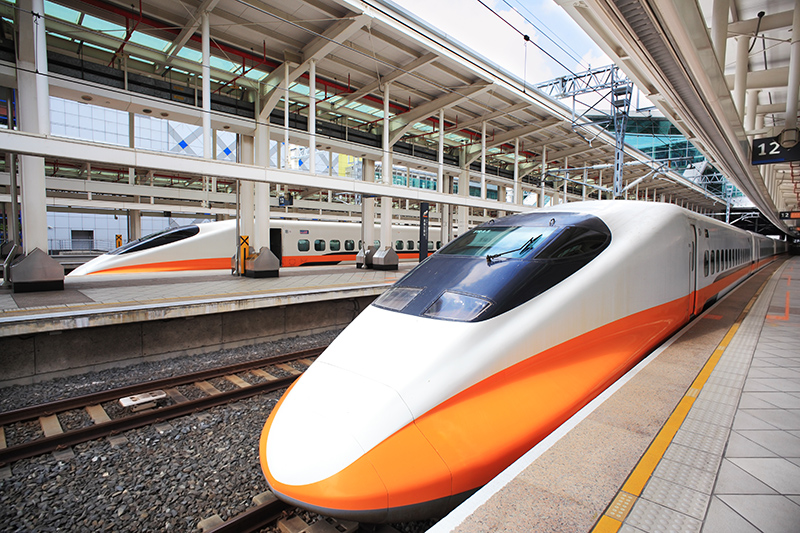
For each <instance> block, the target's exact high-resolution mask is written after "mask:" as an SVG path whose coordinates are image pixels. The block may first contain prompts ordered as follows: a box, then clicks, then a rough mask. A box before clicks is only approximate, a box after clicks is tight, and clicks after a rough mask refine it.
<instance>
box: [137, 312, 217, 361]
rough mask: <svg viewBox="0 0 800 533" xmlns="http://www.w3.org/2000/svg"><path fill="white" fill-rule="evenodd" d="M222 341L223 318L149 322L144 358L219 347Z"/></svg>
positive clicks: (144, 337) (145, 331)
mask: <svg viewBox="0 0 800 533" xmlns="http://www.w3.org/2000/svg"><path fill="white" fill-rule="evenodd" d="M221 342H222V315H220V314H213V315H201V316H194V317H187V318H176V319H173V320H157V321H152V322H145V323H144V325H143V326H142V355H144V356H145V357H146V356H150V355H160V354H168V353H172V352H181V351H186V350H194V349H197V348H203V347H205V346H216V345H218V344H219V343H221Z"/></svg>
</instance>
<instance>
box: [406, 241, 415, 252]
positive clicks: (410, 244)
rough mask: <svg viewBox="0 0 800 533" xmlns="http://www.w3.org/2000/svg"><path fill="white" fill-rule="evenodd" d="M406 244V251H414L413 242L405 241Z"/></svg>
mask: <svg viewBox="0 0 800 533" xmlns="http://www.w3.org/2000/svg"><path fill="white" fill-rule="evenodd" d="M406 244H407V245H408V249H409V250H413V249H414V241H406Z"/></svg>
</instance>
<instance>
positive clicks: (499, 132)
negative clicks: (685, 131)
mask: <svg viewBox="0 0 800 533" xmlns="http://www.w3.org/2000/svg"><path fill="white" fill-rule="evenodd" d="M3 9H4V10H5V11H4V15H5V16H7V17H9V16H11V17H12V18H13V6H10V5H9V4H6V5H5V6H4V7H3ZM45 10H46V14H47V16H46V27H47V30H48V49H49V50H50V51H51V52H57V53H59V54H62V55H64V56H66V57H71V58H77V59H81V60H87V61H94V62H100V63H104V64H107V65H108V67H109V68H123V67H124V68H125V69H126V70H127V71H128V72H132V73H137V74H141V75H145V76H147V77H149V78H151V79H155V80H159V79H160V80H162V81H168V82H170V83H171V84H172V85H183V86H186V87H197V86H198V85H199V82H198V76H199V75H200V72H201V65H200V58H201V57H202V55H201V53H200V49H201V37H200V31H201V15H202V14H203V13H204V12H208V13H209V26H210V38H211V52H212V56H213V57H212V60H211V77H212V82H213V83H212V91H213V93H215V94H220V95H227V96H230V97H231V98H235V99H238V100H240V101H243V102H248V103H251V104H252V103H255V104H254V105H255V107H256V108H257V111H256V115H257V117H253V118H256V119H257V120H268V119H269V116H270V113H272V112H274V111H281V110H282V109H283V105H284V103H283V100H282V99H283V94H284V92H283V90H282V84H283V83H284V82H285V80H286V76H287V73H288V80H289V88H290V98H289V99H290V102H291V108H290V111H291V113H296V114H299V115H300V116H302V115H304V114H305V115H307V113H308V99H309V98H308V95H309V88H308V79H309V76H308V70H309V66H310V63H311V62H312V61H314V62H315V63H316V73H317V78H318V79H317V87H316V96H317V100H318V102H317V110H318V118H317V120H318V122H319V121H322V122H328V123H331V124H336V125H340V126H344V127H345V128H348V131H357V132H363V133H364V134H365V135H376V136H377V135H379V134H380V133H381V131H382V128H383V120H382V119H383V94H384V92H383V91H384V90H385V88H386V87H387V86H388V87H389V89H388V91H389V95H390V101H391V104H390V114H391V122H390V142H391V143H392V144H393V145H394V146H395V147H397V146H399V144H403V143H405V144H406V145H409V146H411V148H409V149H407V150H404V151H403V150H398V149H397V148H395V153H394V163H395V164H400V165H406V166H409V167H410V168H418V169H425V170H427V171H431V170H432V171H433V172H435V169H436V162H435V159H434V160H433V161H431V158H430V157H428V158H427V159H426V158H425V157H421V156H420V155H419V154H418V153H415V147H417V148H428V149H429V152H428V153H429V154H430V151H433V152H434V153H435V151H436V150H437V148H438V137H439V133H438V113H439V111H440V110H444V117H445V150H446V151H447V152H448V154H450V155H454V156H457V157H458V161H459V164H460V165H464V164H465V163H466V164H476V163H479V162H480V156H481V131H482V126H483V124H484V123H485V124H486V135H487V155H486V158H487V161H486V164H487V165H488V166H489V167H490V169H491V170H489V171H487V174H489V175H488V176H487V179H489V180H490V181H492V180H493V181H494V183H497V184H500V185H505V186H511V183H510V182H509V180H508V178H507V176H508V171H509V169H511V168H513V161H514V143H515V140H516V139H519V141H520V175H521V176H522V177H523V181H525V180H526V179H527V180H528V181H529V182H530V180H531V178H536V179H537V180H538V178H539V177H540V175H541V173H542V169H541V161H542V153H543V152H544V151H545V147H546V157H547V164H548V167H547V170H548V172H549V173H551V174H552V175H553V176H554V177H556V179H559V177H560V178H561V179H563V177H564V169H565V166H568V167H569V168H570V169H573V171H572V172H571V173H570V178H571V179H573V180H575V181H578V182H579V181H581V179H582V173H583V169H587V170H586V171H587V174H588V179H589V181H590V182H592V181H595V180H596V179H597V177H598V176H600V173H601V172H602V178H603V181H604V185H605V186H606V187H609V185H610V180H611V177H612V176H613V167H614V137H613V135H610V134H609V133H607V132H606V131H604V130H602V129H601V128H599V127H598V126H596V125H594V124H591V123H588V122H585V123H582V122H580V121H579V122H578V123H577V124H576V123H574V121H573V117H572V113H571V110H570V109H569V108H568V107H566V106H565V105H563V104H561V103H559V102H558V101H556V100H553V99H551V98H550V97H547V96H545V95H544V94H542V93H541V92H539V91H537V90H536V89H534V88H532V87H530V86H527V85H526V84H525V83H524V82H523V81H522V80H521V79H519V78H518V77H517V76H515V75H513V74H511V73H509V72H506V71H504V70H503V69H501V68H500V67H498V66H497V65H495V64H493V63H492V62H491V61H489V60H487V59H486V58H483V57H480V56H479V55H477V54H476V53H474V52H471V51H470V50H468V49H466V48H465V47H463V45H461V44H459V43H456V42H453V41H452V40H451V39H450V38H449V37H448V36H447V35H445V34H442V33H441V32H440V31H439V30H437V29H436V28H434V27H432V26H431V25H429V24H427V23H425V22H424V21H421V20H419V19H417V18H415V17H414V16H412V15H411V14H409V13H407V12H404V11H403V10H401V9H400V8H399V7H397V6H396V5H395V4H393V3H391V2H389V1H387V0H370V1H356V0H185V1H181V2H162V1H158V0H142V1H140V2H139V3H138V4H134V5H133V6H131V4H130V3H129V2H122V1H115V0H57V1H48V2H46V7H45ZM86 81H89V83H86ZM81 83H83V84H84V85H76V84H74V83H69V82H68V81H63V77H61V78H59V77H54V78H53V79H52V81H51V94H55V95H62V96H64V97H68V98H73V99H76V100H77V99H79V98H81V99H83V100H89V99H92V100H93V101H92V103H93V104H98V105H105V106H108V107H115V108H118V109H124V110H127V111H132V112H137V113H142V112H143V110H144V108H147V109H148V110H149V112H150V113H153V114H152V116H158V115H159V114H161V116H167V115H170V116H171V117H182V119H183V120H187V121H190V118H191V117H193V116H194V117H195V118H196V117H197V116H199V111H198V110H197V108H194V109H191V106H186V105H180V104H176V102H175V100H174V99H173V100H172V101H166V100H165V101H159V100H158V99H150V100H149V101H147V102H145V103H141V101H139V100H136V99H131V98H128V97H127V96H125V95H124V94H122V93H121V92H118V93H116V94H117V96H115V95H114V93H111V92H109V91H105V90H104V88H102V87H99V86H97V85H96V84H95V85H93V84H92V83H91V80H82V81H81ZM93 94H95V95H96V94H102V96H103V98H93V97H92V95H93ZM176 106H177V108H176ZM176 109H177V111H178V112H177V113H176ZM213 120H214V127H215V128H222V127H225V129H230V130H231V131H236V132H239V133H245V134H249V135H252V133H253V127H254V122H253V120H251V119H249V117H245V118H242V117H237V116H225V115H220V114H218V113H217V114H216V115H215V117H214V119H213ZM579 120H580V119H579ZM273 122H274V121H273ZM195 123H198V122H197V121H196V120H195ZM273 130H275V128H273ZM295 133H296V132H295V131H293V132H292V135H293V139H292V140H293V142H297V143H302V140H298V139H303V138H304V137H302V136H296V135H295ZM273 135H274V136H275V135H276V134H275V133H274V132H273ZM317 143H318V147H319V148H323V149H325V148H327V147H328V146H329V145H330V144H331V143H330V142H327V141H326V140H325V139H324V138H321V137H319V136H318V137H317ZM396 143H397V144H396ZM378 148H379V147H378ZM336 150H337V151H339V152H343V153H351V154H352V155H356V156H364V155H365V154H370V156H371V157H373V158H375V157H374V152H375V151H374V147H373V150H372V151H371V152H370V151H369V150H367V149H364V148H362V147H360V146H354V145H353V144H352V143H350V144H349V145H343V144H342V143H339V144H336ZM423 152H424V150H423ZM45 155H46V154H45ZM61 155H62V156H63V150H62V154H61ZM376 159H377V160H380V158H379V157H377V158H376ZM565 162H566V165H565ZM625 162H626V166H625V170H624V180H625V182H626V183H633V182H637V180H639V181H638V182H637V184H638V186H639V188H640V189H645V188H647V189H649V190H650V192H651V194H652V193H656V192H657V193H658V194H659V195H661V194H663V195H665V196H667V197H668V198H672V199H673V200H674V201H676V202H678V203H684V205H687V206H692V207H695V208H697V209H703V210H716V209H719V206H720V205H722V202H721V201H720V200H719V199H718V198H716V197H715V196H713V195H711V194H710V193H708V192H707V191H705V190H704V189H702V188H701V187H699V186H697V185H695V184H694V183H692V182H690V181H688V180H686V179H684V178H683V177H682V176H680V175H679V174H677V173H675V172H671V171H669V170H668V169H666V168H664V167H663V166H662V167H659V166H658V165H657V164H654V163H653V162H651V161H650V160H649V159H648V158H647V157H646V156H645V155H644V154H642V153H641V152H638V151H636V150H634V149H632V148H627V149H626V154H625ZM166 170H169V169H166ZM215 170H221V171H222V173H223V174H224V170H222V169H219V168H217V169H215ZM503 170H505V171H506V172H505V174H502V172H501V171H503ZM493 172H494V173H495V175H494V176H492V175H491V174H492V173H493ZM445 173H446V174H449V175H457V174H458V167H457V166H455V165H454V164H452V163H450V164H446V165H445ZM474 176H475V173H474V172H473V179H474ZM503 176H505V177H503ZM221 177H224V176H221ZM231 177H232V178H235V177H237V174H235V173H233V174H231ZM526 177H527V178H526ZM548 180H550V178H548ZM295 183H300V184H305V186H306V187H308V188H312V189H313V188H314V187H315V186H317V188H319V187H322V186H330V184H325V185H321V186H320V185H316V184H315V182H314V179H313V177H311V176H309V177H308V179H306V180H300V179H298V180H296V182H295ZM529 188H530V189H534V188H535V187H533V186H530V187H529ZM631 192H632V190H631ZM403 194H405V193H403V192H402V191H401V192H398V194H397V195H396V196H399V197H402V196H403ZM715 206H716V207H715ZM497 208H498V209H503V206H502V205H501V203H498V205H497Z"/></svg>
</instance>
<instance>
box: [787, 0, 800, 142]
mask: <svg viewBox="0 0 800 533" xmlns="http://www.w3.org/2000/svg"><path fill="white" fill-rule="evenodd" d="M786 88H787V92H786V125H785V128H786V129H794V128H796V127H797V99H798V97H799V96H800V95H799V94H798V93H800V2H797V3H795V5H794V19H793V21H792V48H791V51H790V55H789V83H788V85H787V87H786Z"/></svg>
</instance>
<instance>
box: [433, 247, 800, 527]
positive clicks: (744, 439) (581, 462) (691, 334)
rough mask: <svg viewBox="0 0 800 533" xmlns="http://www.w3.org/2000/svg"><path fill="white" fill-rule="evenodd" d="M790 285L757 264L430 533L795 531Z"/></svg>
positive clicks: (798, 419)
mask: <svg viewBox="0 0 800 533" xmlns="http://www.w3.org/2000/svg"><path fill="white" fill-rule="evenodd" d="M798 276H800V257H793V258H789V259H780V260H778V261H776V262H774V263H772V264H771V265H768V266H767V267H765V268H764V269H762V270H761V271H760V272H759V273H757V274H756V275H754V276H753V277H751V278H750V279H749V280H748V281H746V282H745V283H743V284H742V285H741V286H739V287H738V288H737V289H736V290H735V291H733V292H731V293H730V294H728V295H727V296H726V297H725V298H723V299H722V300H720V301H719V302H718V303H717V304H716V305H714V306H713V307H711V308H710V309H708V310H707V311H706V312H705V313H704V314H703V315H701V316H700V317H698V318H697V319H696V320H694V321H693V322H692V323H691V324H689V325H688V326H686V327H685V328H683V329H682V330H681V331H680V332H678V333H677V334H675V335H674V336H673V337H672V338H671V339H670V340H668V341H667V342H666V343H665V344H664V345H662V346H661V347H660V348H659V349H658V350H656V351H655V352H654V353H653V354H651V355H650V356H649V357H647V358H646V359H645V360H644V361H642V362H641V363H640V364H639V365H637V366H636V367H635V368H634V369H633V370H631V371H630V372H629V373H628V374H626V376H624V377H623V378H622V379H620V380H619V381H618V382H617V383H615V384H614V385H613V386H612V387H611V388H609V389H608V390H606V391H605V392H604V393H603V394H602V395H600V396H599V397H597V398H596V399H595V400H594V401H592V402H591V403H590V404H588V405H587V406H586V407H584V409H582V410H581V411H580V412H578V413H577V414H576V415H575V416H573V417H572V418H571V419H570V420H569V421H567V423H565V424H564V425H563V426H562V427H561V428H559V430H557V431H556V432H555V433H553V434H552V435H550V436H549V437H547V438H546V439H545V440H543V441H542V442H541V443H539V444H538V445H537V446H536V447H535V448H533V449H532V450H530V451H529V452H528V453H527V454H526V455H525V456H523V457H522V458H520V459H519V460H518V461H517V462H515V463H514V464H513V465H511V466H510V467H509V468H508V469H507V470H506V471H504V472H503V473H502V474H501V475H500V476H498V477H497V478H495V479H494V480H493V481H492V482H490V483H489V484H487V485H486V486H485V487H483V488H482V489H481V490H479V491H478V492H477V493H476V494H475V495H473V497H472V498H470V499H469V500H467V501H466V502H464V503H463V504H462V505H461V506H460V507H458V508H456V509H455V510H454V511H453V512H452V513H450V514H449V515H448V516H447V517H445V518H443V519H442V520H441V521H439V522H438V523H437V524H436V525H435V526H434V527H433V528H432V529H430V530H429V532H430V533H445V532H450V531H453V532H459V533H462V532H463V533H466V532H489V531H491V532H503V531H508V532H512V531H513V532H520V531H525V532H537V531H548V532H551V531H570V532H583V531H587V532H588V531H592V532H598V533H604V532H617V531H619V532H626V533H640V532H656V531H658V532H668V531H676V532H677V531H680V532H701V531H702V532H706V533H716V532H747V533H749V532H758V531H762V532H797V531H800V305H799V304H798V302H800V280H798V279H797V277H798ZM792 278H795V279H794V283H792ZM792 304H793V305H794V307H792Z"/></svg>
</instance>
